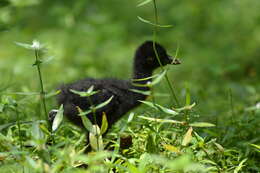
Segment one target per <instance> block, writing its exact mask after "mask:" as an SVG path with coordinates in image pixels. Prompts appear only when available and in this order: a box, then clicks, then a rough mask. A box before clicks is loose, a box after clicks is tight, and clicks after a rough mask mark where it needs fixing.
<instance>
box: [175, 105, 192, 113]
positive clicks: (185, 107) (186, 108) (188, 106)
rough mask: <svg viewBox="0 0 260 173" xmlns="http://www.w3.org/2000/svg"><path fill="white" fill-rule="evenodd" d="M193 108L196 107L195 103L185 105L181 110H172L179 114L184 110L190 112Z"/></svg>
mask: <svg viewBox="0 0 260 173" xmlns="http://www.w3.org/2000/svg"><path fill="white" fill-rule="evenodd" d="M194 106H196V103H192V104H191V105H186V106H184V107H182V108H177V109H174V110H176V111H177V112H181V111H185V110H191V109H192V108H193V107H194Z"/></svg>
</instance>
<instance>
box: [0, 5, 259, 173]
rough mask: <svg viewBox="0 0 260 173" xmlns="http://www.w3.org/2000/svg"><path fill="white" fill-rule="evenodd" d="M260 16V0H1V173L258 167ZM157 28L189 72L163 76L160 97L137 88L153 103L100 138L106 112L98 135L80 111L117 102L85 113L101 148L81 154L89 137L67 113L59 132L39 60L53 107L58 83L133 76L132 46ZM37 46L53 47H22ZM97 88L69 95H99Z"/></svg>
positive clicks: (158, 81) (155, 86)
mask: <svg viewBox="0 0 260 173" xmlns="http://www.w3.org/2000/svg"><path fill="white" fill-rule="evenodd" d="M154 2H157V6H156V7H157V12H158V14H157V16H156V17H155V16H154V15H155V14H154V13H155V12H154V11H153V7H154ZM137 6H138V7H137ZM259 9H260V1H258V0H251V1H235V0H230V1H227V0H223V1H210V2H209V1H176V0H165V1H155V0H154V1H153V0H143V1H139V0H135V1H124V2H119V1H115V0H110V1H103V0H96V1H95V2H94V1H90V0H78V1H75V2H74V1H71V0H64V1H55V0H15V1H14V0H0V44H1V46H0V62H1V63H0V74H1V77H0V83H1V85H0V169H1V172H3V173H4V172H8V173H9V172H90V173H92V172H109V171H110V172H111V171H112V170H115V171H117V172H138V173H140V172H141V173H145V172H259V170H260V167H259V162H260V160H259V158H260V155H259V154H260V152H259V144H260V138H259V130H260V129H259V124H260V118H259V117H260V116H259V115H260V111H259V110H260V109H259V107H260V106H259V101H260V94H259V91H260V86H259V74H260V68H259V66H260V64H259V63H260V61H259V60H258V59H259V45H260V41H259V36H260V29H259V26H260V25H259V17H260V13H259ZM137 16H142V17H137ZM138 18H139V20H138ZM155 18H157V19H155ZM168 24H171V25H168ZM164 26H167V27H164ZM169 26H174V27H172V28H168V27H169ZM155 29H156V37H155V38H156V40H158V41H159V42H162V43H163V44H164V45H165V47H167V50H169V53H170V54H172V55H174V54H175V57H177V58H181V59H182V65H180V66H178V67H177V66H174V67H171V66H169V68H165V70H161V71H159V72H156V75H155V76H153V78H154V80H153V83H149V84H146V86H149V87H150V88H152V91H151V92H142V91H138V90H135V91H134V92H139V93H142V94H145V95H149V96H150V97H151V98H152V99H151V100H148V101H143V104H142V105H143V106H141V108H139V109H136V110H133V112H135V113H131V114H130V115H129V119H128V120H126V119H122V120H121V121H120V122H119V123H117V124H116V125H115V126H114V127H113V129H112V130H111V131H110V132H109V133H108V135H106V136H103V137H102V136H101V135H102V134H104V133H105V132H106V131H107V126H108V124H107V118H106V116H109V115H103V120H102V126H101V127H100V129H99V131H98V130H97V128H96V126H95V125H93V124H92V123H91V122H90V121H89V119H87V116H86V115H82V114H88V113H91V112H93V111H94V112H95V109H100V108H102V107H103V106H108V105H109V102H110V101H111V100H112V99H113V98H110V99H109V100H107V101H106V102H104V103H102V104H101V105H93V106H92V107H91V108H92V109H91V110H88V111H85V112H84V113H83V112H81V115H82V116H81V117H82V119H83V122H84V126H85V127H86V129H87V130H88V131H89V132H91V133H93V135H92V139H91V141H92V148H96V152H94V153H88V154H84V150H85V148H86V146H85V139H86V136H85V134H84V133H83V132H82V130H79V129H78V128H77V127H75V126H73V125H71V124H69V123H67V122H66V123H61V121H63V118H62V113H61V112H62V109H60V113H59V114H58V116H56V117H55V119H56V120H55V123H54V124H55V125H54V127H52V128H53V130H55V133H54V134H52V132H51V131H50V129H48V126H47V124H46V120H42V119H45V118H43V117H42V116H41V115H43V114H45V113H43V112H42V111H43V109H42V106H43V105H41V104H40V101H42V97H40V94H39V92H38V91H39V89H38V88H39V84H38V83H37V81H36V79H37V77H38V76H36V75H37V73H36V72H37V71H36V72H35V71H34V70H33V69H32V68H31V64H34V65H35V66H34V67H39V66H40V67H41V69H40V70H42V74H43V75H42V77H43V82H42V84H44V87H45V88H44V89H45V90H44V92H42V94H44V95H45V96H44V97H45V98H46V109H48V110H50V109H52V108H53V107H54V105H55V103H54V99H53V96H55V95H56V94H58V92H59V91H56V86H57V85H58V84H59V83H63V82H69V81H74V80H77V79H81V78H83V77H85V76H89V77H116V78H129V77H130V76H131V75H130V74H129V73H130V72H131V63H130V61H132V56H133V52H134V49H135V48H136V46H137V45H138V44H140V43H141V42H143V41H144V40H146V39H151V38H153V37H151V36H150V35H151V33H152V32H154V30H155ZM130 31H131V32H130ZM34 39H37V40H40V41H41V43H45V44H44V45H45V46H46V47H47V48H48V52H46V51H45V50H43V49H42V47H41V46H40V45H41V44H38V43H37V42H34V43H32V44H24V43H20V42H30V41H31V40H34ZM14 43H17V44H18V45H20V46H22V47H24V48H27V49H30V50H34V51H35V50H37V51H38V53H39V55H40V59H38V60H35V62H34V63H32V61H33V59H32V58H33V57H34V53H35V52H33V51H27V50H24V49H19V48H17V46H16V45H15V44H14ZM43 53H44V54H43ZM50 55H51V56H50ZM163 78H168V82H167V81H166V82H167V85H168V86H171V85H173V86H174V94H175V93H176V98H178V100H179V102H180V103H179V106H178V105H177V104H176V105H173V102H172V101H171V100H175V99H174V95H171V94H170V92H171V91H169V90H168V89H167V86H166V85H164V79H163ZM144 80H146V79H144ZM133 82H135V81H133ZM169 84H170V85H169ZM93 89H94V88H93V87H92V88H89V89H88V91H87V92H79V91H72V92H74V93H75V94H79V95H80V96H82V97H90V96H91V95H93V94H97V93H98V91H93ZM172 89H173V88H172ZM159 93H160V94H159ZM161 93H164V94H161ZM126 99H127V98H126ZM175 102H176V101H174V103H175ZM195 103H196V104H195ZM195 105H196V107H195ZM94 128H95V129H94ZM122 134H124V135H130V136H132V138H133V140H132V142H133V145H132V146H131V147H130V148H128V149H120V147H119V141H120V135H122ZM52 137H53V138H54V140H50V139H51V138H52ZM114 138H116V139H117V140H114ZM111 143H112V146H113V147H114V148H113V149H112V151H106V150H103V151H99V150H101V149H103V148H106V147H108V144H109V145H111ZM86 165H88V166H86Z"/></svg>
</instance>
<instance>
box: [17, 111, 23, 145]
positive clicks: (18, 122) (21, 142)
mask: <svg viewBox="0 0 260 173" xmlns="http://www.w3.org/2000/svg"><path fill="white" fill-rule="evenodd" d="M17 109H18V106H16V107H15V114H16V117H17V126H18V134H19V143H20V149H22V148H23V141H22V134H21V122H20V116H19V112H18V110H17Z"/></svg>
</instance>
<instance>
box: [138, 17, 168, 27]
mask: <svg viewBox="0 0 260 173" xmlns="http://www.w3.org/2000/svg"><path fill="white" fill-rule="evenodd" d="M137 18H138V19H139V20H140V21H141V22H144V23H147V24H150V25H153V26H157V27H161V28H169V27H172V25H158V24H155V23H152V22H150V21H149V20H145V19H143V18H142V17H140V16H137Z"/></svg>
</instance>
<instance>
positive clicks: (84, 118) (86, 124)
mask: <svg viewBox="0 0 260 173" xmlns="http://www.w3.org/2000/svg"><path fill="white" fill-rule="evenodd" d="M77 109H78V111H79V115H80V117H81V119H82V122H83V125H84V127H85V128H86V129H87V130H88V131H89V132H93V128H92V127H93V124H92V123H91V121H90V120H89V119H88V117H87V116H86V115H82V110H81V109H80V108H79V107H78V106H77Z"/></svg>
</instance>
